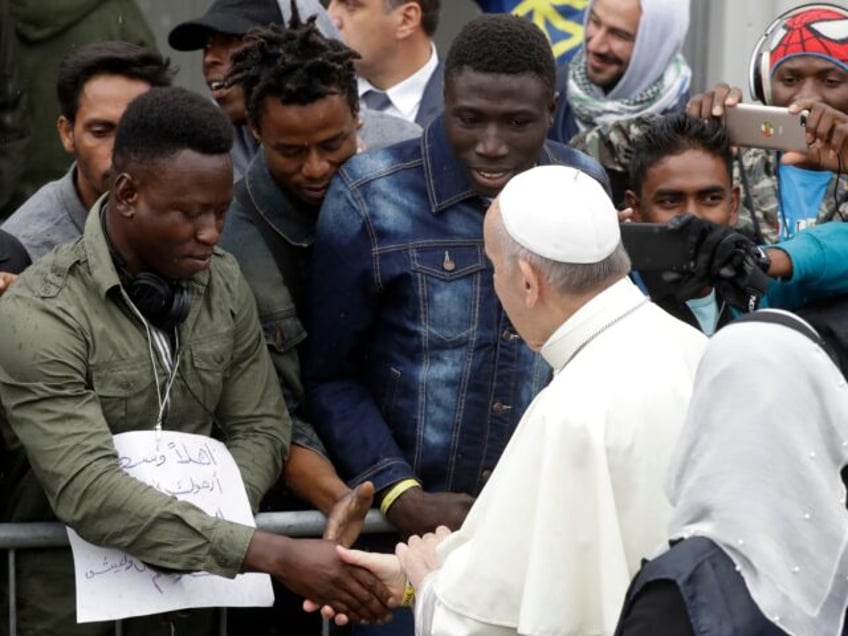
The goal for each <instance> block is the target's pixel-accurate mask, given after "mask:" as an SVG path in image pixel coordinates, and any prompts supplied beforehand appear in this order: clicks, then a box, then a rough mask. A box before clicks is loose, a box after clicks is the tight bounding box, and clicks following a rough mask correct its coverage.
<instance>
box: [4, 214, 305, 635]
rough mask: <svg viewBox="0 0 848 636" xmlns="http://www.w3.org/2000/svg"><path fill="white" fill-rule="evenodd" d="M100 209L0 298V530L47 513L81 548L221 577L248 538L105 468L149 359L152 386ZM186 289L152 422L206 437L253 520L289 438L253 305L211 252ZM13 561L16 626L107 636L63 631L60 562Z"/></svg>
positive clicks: (230, 571) (136, 410) (149, 389)
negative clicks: (238, 481) (163, 406)
mask: <svg viewBox="0 0 848 636" xmlns="http://www.w3.org/2000/svg"><path fill="white" fill-rule="evenodd" d="M102 202H103V199H101V202H100V203H98V205H97V206H95V208H94V209H93V210H92V213H91V214H89V217H88V221H87V223H86V227H85V234H84V235H83V236H82V237H81V238H80V239H78V240H77V241H74V242H72V243H68V244H65V245H63V246H60V247H59V248H58V249H56V250H55V251H53V252H51V253H49V254H47V255H46V256H44V257H43V258H42V259H40V260H39V261H38V262H37V263H36V264H35V265H33V266H32V267H30V268H29V269H28V270H27V271H26V272H25V273H24V274H23V275H22V276H21V277H20V278H19V279H18V282H17V283H16V284H15V286H14V287H12V289H11V290H10V291H9V292H7V293H6V294H5V295H4V296H3V297H2V300H1V301H0V331H2V335H0V402H2V409H0V432H2V434H3V439H4V442H5V445H6V451H7V452H6V461H5V463H4V466H3V468H4V472H5V474H4V479H3V481H4V484H3V487H2V494H0V497H2V500H0V501H2V504H3V509H2V512H3V517H2V521H16V522H19V521H51V520H55V519H57V518H58V519H59V520H61V521H63V522H64V523H66V524H67V525H69V526H71V527H73V528H74V529H75V530H76V531H77V532H78V533H79V534H80V535H81V536H82V537H83V538H84V539H86V540H88V541H90V542H92V543H95V544H98V545H103V546H107V547H114V548H119V549H122V550H125V551H127V552H129V553H131V554H133V555H134V556H136V557H138V558H140V559H142V560H143V561H145V562H147V563H149V564H151V565H155V566H162V567H165V568H170V569H174V570H182V571H196V570H205V571H208V572H212V573H215V574H220V575H222V576H228V577H232V576H235V575H236V574H237V573H238V572H239V571H240V569H241V566H242V561H243V559H244V556H245V553H246V550H247V546H248V543H249V542H250V540H251V538H252V536H253V529H252V528H249V527H247V526H243V525H240V524H236V523H232V522H228V521H225V520H221V519H216V518H213V517H210V516H208V515H206V514H205V513H203V512H202V511H200V509H198V508H196V507H195V506H193V505H191V504H189V503H186V502H182V501H178V500H177V499H174V498H172V497H169V496H167V495H165V494H163V493H161V492H158V491H157V490H155V489H153V488H151V487H149V486H147V485H145V484H143V483H141V482H140V481H137V480H135V479H134V478H132V477H130V476H128V475H127V474H125V473H123V472H122V471H121V470H120V469H119V468H118V464H117V456H116V453H115V449H114V445H113V443H112V436H113V435H114V434H116V433H122V432H125V431H134V430H151V429H152V428H153V425H154V423H155V421H156V417H157V412H158V398H157V390H156V386H155V382H154V374H153V369H152V365H153V364H154V362H153V361H154V360H155V364H156V365H157V375H158V378H159V381H160V382H162V381H163V379H164V378H165V377H166V376H167V373H166V372H165V369H164V368H163V367H162V365H161V362H160V360H159V358H158V356H156V355H153V353H152V351H151V347H150V345H149V342H148V338H147V335H146V332H145V328H144V325H143V324H142V322H141V320H140V319H139V318H137V317H136V316H135V314H133V313H132V312H131V310H130V309H129V307H128V304H127V302H126V301H125V300H124V297H123V296H122V293H121V292H122V290H121V287H120V284H119V279H118V275H117V273H116V271H115V266H114V264H113V262H112V258H111V256H110V254H109V249H108V247H107V244H106V240H105V237H104V234H103V230H102V226H101V222H100V214H99V205H101V204H102ZM188 286H189V290H190V294H191V311H190V313H189V315H188V318H187V319H186V321H185V322H184V323H183V324H182V325H181V326H180V327H179V343H180V345H179V347H180V351H181V353H180V357H181V361H180V363H179V372H178V374H177V378H176V381H175V382H174V386H173V391H172V394H171V402H170V408H169V412H168V417H167V421H166V422H165V424H164V427H165V428H166V429H171V430H178V431H182V432H187V433H195V434H199V435H212V434H213V428H214V429H216V430H215V436H216V437H219V438H221V439H222V440H223V441H224V443H225V444H226V445H227V447H228V448H229V450H230V452H231V453H232V455H233V457H234V458H235V460H236V463H237V464H238V466H239V468H240V470H241V474H242V477H243V479H244V483H245V487H246V490H247V494H248V498H249V500H250V503H251V505H252V507H253V509H254V511H255V510H256V508H257V506H258V504H259V501H260V499H261V498H262V496H263V494H264V493H265V491H266V490H267V489H268V488H269V486H271V484H272V483H274V481H275V480H276V479H277V477H278V476H279V474H280V471H281V468H282V464H283V461H284V459H285V457H286V455H287V452H288V444H289V439H290V429H291V422H290V420H289V418H288V415H287V413H286V410H285V406H284V404H283V401H282V396H281V394H280V390H279V386H278V384H277V378H276V375H275V373H274V369H273V367H272V365H271V361H270V358H269V356H268V352H267V348H266V345H265V339H264V337H263V335H262V331H261V329H260V326H259V321H258V318H257V313H256V303H255V301H254V299H253V296H252V295H251V292H250V289H249V287H248V286H247V284H246V283H245V281H244V279H243V278H242V276H241V274H240V273H239V269H238V265H237V264H236V262H235V260H234V259H233V258H232V257H231V256H229V255H228V254H226V253H225V252H223V251H221V250H217V249H216V251H215V254H214V256H213V259H212V265H211V267H210V269H209V270H208V271H204V272H201V273H199V274H197V275H196V276H194V277H193V278H192V279H191V280H190V281H189V283H188ZM60 562H61V567H60V566H59V565H57V564H59V563H60ZM18 564H19V580H18V588H19V589H18V594H17V597H18V612H19V617H18V619H19V621H20V623H21V626H23V625H24V624H25V623H26V622H27V621H30V620H32V621H34V622H33V623H30V625H29V626H30V627H31V628H32V629H36V628H43V627H44V625H45V624H50V625H51V626H53V627H54V629H53V630H48V631H45V632H40V631H39V632H38V633H56V634H60V633H61V634H74V633H85V634H89V633H109V632H108V631H105V632H102V631H85V629H88V628H89V627H91V628H92V629H93V627H94V626H79V629H80V630H83V631H73V629H76V628H77V626H76V625H74V622H75V621H74V620H73V617H74V609H73V607H74V606H73V596H72V595H71V598H67V594H68V592H69V590H73V586H72V578H71V577H72V572H71V570H70V569H68V566H69V565H70V559H69V558H68V557H67V556H61V557H60V556H59V555H57V554H56V553H54V552H53V551H42V552H34V551H29V552H24V553H21V554H19V559H18ZM69 583H70V586H69ZM30 594H35V595H37V599H38V601H37V602H34V601H35V599H31V598H29V595H30ZM45 599H50V602H49V603H45V602H44V600H45ZM222 604H223V603H222ZM27 610H28V611H31V612H29V613H28V611H27ZM30 614H31V616H30ZM31 617H32V618H31ZM2 629H5V625H4V626H3V627H0V630H2ZM21 633H30V632H29V631H27V630H26V629H25V630H24V631H23V632H21ZM125 633H126V629H125ZM178 633H181V632H178ZM192 633H194V632H192Z"/></svg>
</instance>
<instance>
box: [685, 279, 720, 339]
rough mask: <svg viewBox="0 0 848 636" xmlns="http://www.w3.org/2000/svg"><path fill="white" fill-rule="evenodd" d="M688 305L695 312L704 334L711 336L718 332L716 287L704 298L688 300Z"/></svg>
mask: <svg viewBox="0 0 848 636" xmlns="http://www.w3.org/2000/svg"><path fill="white" fill-rule="evenodd" d="M686 306H687V307H689V309H691V310H692V313H693V314H695V318H696V319H697V320H698V325H699V326H700V327H701V331H703V332H704V335H706V336H711V335H713V334H714V333H715V332H716V326H717V325H718V314H719V311H718V309H719V308H718V300H717V299H716V292H715V289H712V290H710V293H709V294H707V295H706V296H704V297H703V298H692V299H690V300H687V301H686Z"/></svg>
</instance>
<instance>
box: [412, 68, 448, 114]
mask: <svg viewBox="0 0 848 636" xmlns="http://www.w3.org/2000/svg"><path fill="white" fill-rule="evenodd" d="M444 91H445V66H444V64H443V63H442V61H441V60H439V65H438V66H437V67H436V70H435V71H434V72H433V74H432V75H431V76H430V80H429V81H428V82H427V86H425V87H424V92H423V93H422V94H421V106H419V107H418V115H417V116H416V117H415V123H416V124H418V125H419V126H421V127H422V128H426V127H427V124H429V123H430V122H431V121H433V120H434V119H435V118H436V117H437V116H438V115H440V114H441V112H442V111H443V110H444V108H445V96H444Z"/></svg>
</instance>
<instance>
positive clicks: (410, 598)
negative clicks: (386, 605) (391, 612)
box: [400, 579, 415, 607]
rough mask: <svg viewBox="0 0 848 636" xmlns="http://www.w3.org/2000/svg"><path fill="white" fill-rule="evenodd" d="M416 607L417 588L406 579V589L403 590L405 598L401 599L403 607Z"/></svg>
mask: <svg viewBox="0 0 848 636" xmlns="http://www.w3.org/2000/svg"><path fill="white" fill-rule="evenodd" d="M413 605H415V588H414V587H412V583H410V582H409V579H406V587H405V588H404V589H403V598H401V599H400V606H401V607H412V606H413Z"/></svg>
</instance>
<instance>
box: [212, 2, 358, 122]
mask: <svg viewBox="0 0 848 636" xmlns="http://www.w3.org/2000/svg"><path fill="white" fill-rule="evenodd" d="M315 19H316V16H314V15H313V16H310V17H309V18H308V19H307V21H306V22H303V21H301V19H300V15H299V13H298V11H297V6H296V5H295V4H294V3H292V17H291V20H290V21H289V25H288V28H286V27H282V26H280V25H276V24H272V25H270V26H268V27H256V28H253V29H251V30H250V31H248V32H247V34H246V35H245V37H244V45H243V46H241V47H240V48H239V49H237V50H236V51H234V52H233V53H232V55H231V61H232V69H231V70H230V73H229V75H228V76H227V83H228V84H230V85H233V84H240V85H241V87H242V90H243V91H244V103H245V109H246V111H247V119H248V121H250V123H251V124H252V125H253V126H255V127H256V128H260V127H261V126H260V116H261V106H262V102H263V101H264V100H265V99H266V98H268V97H276V98H278V99H279V100H280V102H281V103H283V104H297V105H300V106H305V105H307V104H311V103H313V102H316V101H318V100H319V99H323V98H324V97H327V96H328V95H341V96H342V97H344V98H345V100H346V101H347V104H348V106H350V110H351V112H352V113H353V114H354V115H356V114H357V113H358V112H359V93H358V91H357V87H356V70H355V69H354V66H353V61H354V60H355V59H358V58H359V55H358V54H357V53H356V52H355V51H353V49H350V48H348V47H347V46H345V45H344V44H342V43H341V42H340V41H338V40H334V39H331V38H327V37H325V36H324V35H323V34H322V33H321V32H320V31H319V30H318V27H316V26H315Z"/></svg>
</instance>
